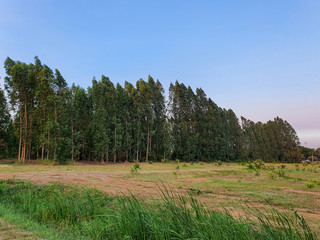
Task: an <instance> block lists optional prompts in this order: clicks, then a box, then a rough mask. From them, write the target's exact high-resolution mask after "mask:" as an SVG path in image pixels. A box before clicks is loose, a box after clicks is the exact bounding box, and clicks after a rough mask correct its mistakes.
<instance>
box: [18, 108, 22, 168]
mask: <svg viewBox="0 0 320 240" xmlns="http://www.w3.org/2000/svg"><path fill="white" fill-rule="evenodd" d="M19 126H20V136H19V152H18V161H19V162H20V160H21V139H22V116H21V110H20V124H19Z"/></svg>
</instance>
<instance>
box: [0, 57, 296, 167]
mask: <svg viewBox="0 0 320 240" xmlns="http://www.w3.org/2000/svg"><path fill="white" fill-rule="evenodd" d="M4 67H5V70H6V76H5V78H4V82H5V90H6V94H5V93H4V91H3V90H1V89H0V111H1V112H0V114H1V115H0V126H1V128H0V129H1V130H0V151H1V153H0V157H17V158H18V160H19V161H21V162H25V161H26V160H28V159H50V160H56V161H59V162H61V163H62V162H65V161H68V160H72V161H74V160H79V161H80V160H86V161H100V162H102V163H104V162H114V163H116V162H133V161H146V162H150V161H163V160H164V161H165V160H166V159H174V160H175V159H179V160H182V161H214V160H222V161H235V160H238V159H263V160H265V161H283V162H295V161H298V160H300V159H301V158H302V155H301V150H300V147H299V139H298V137H297V134H296V132H295V130H294V129H293V128H292V126H291V125H290V124H289V123H288V122H286V121H284V120H282V119H281V118H279V117H277V118H275V119H274V120H273V121H268V122H267V123H261V122H258V123H254V122H252V121H250V120H247V119H245V118H243V117H241V123H240V121H239V119H238V118H237V116H236V115H235V113H234V112H233V111H232V110H231V109H228V110H227V109H224V108H221V107H219V106H217V105H216V104H215V103H214V102H213V101H212V100H211V99H210V98H208V97H207V96H206V94H205V92H204V91H203V90H202V89H201V88H197V89H196V91H195V92H194V91H193V90H192V88H191V87H190V86H188V87H187V86H185V85H184V84H183V83H179V82H178V81H176V82H175V83H174V84H173V83H171V84H170V87H169V98H168V100H166V97H165V94H164V89H163V87H162V85H161V83H160V81H159V80H154V79H153V78H152V77H151V76H148V79H147V80H146V81H145V80H143V79H139V80H138V81H137V82H136V84H135V85H133V84H131V83H129V82H125V84H124V86H121V85H120V84H119V83H117V84H114V83H112V82H111V80H110V79H109V78H108V77H106V76H104V75H102V77H101V78H100V79H99V80H97V79H95V78H93V80H92V85H91V86H90V87H88V89H83V88H82V87H80V86H76V85H75V84H73V85H72V86H71V87H69V86H68V85H67V83H66V81H65V79H64V78H63V76H62V75H61V73H60V72H59V70H57V69H55V70H54V71H53V70H52V69H50V68H49V67H48V66H47V65H45V64H42V63H41V61H40V60H39V58H38V57H35V61H34V63H30V64H27V63H23V62H20V61H13V60H12V59H10V58H9V57H8V58H7V59H6V61H5V64H4ZM7 99H8V101H7ZM9 106H10V107H9ZM11 115H12V116H11Z"/></svg>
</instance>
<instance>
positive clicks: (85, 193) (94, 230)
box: [0, 181, 317, 240]
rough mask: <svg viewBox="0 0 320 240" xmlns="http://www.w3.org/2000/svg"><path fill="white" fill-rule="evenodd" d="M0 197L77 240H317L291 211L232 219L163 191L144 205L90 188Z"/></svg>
mask: <svg viewBox="0 0 320 240" xmlns="http://www.w3.org/2000/svg"><path fill="white" fill-rule="evenodd" d="M191 191H192V192H193V194H196V195H197V194H201V193H202V191H201V189H192V190H191ZM0 193H1V194H0V200H1V202H2V204H4V205H6V206H7V207H11V208H12V209H14V210H15V211H16V212H17V213H19V214H21V215H24V216H26V217H28V218H29V219H32V220H33V221H35V222H37V223H39V224H48V225H50V226H52V227H55V228H57V229H58V228H59V231H63V232H68V233H70V234H74V236H75V238H76V236H77V237H78V238H79V237H81V239H82V238H83V239H116V240H117V239H208V240H209V239H234V238H235V237H236V238H237V239H243V240H247V239H249V240H250V239H258V240H259V239H261V240H262V239H289V240H290V239H292V240H293V239H298V240H299V239H300V240H302V239H309V240H312V239H317V237H316V236H315V234H313V233H312V231H311V229H310V228H309V227H308V225H307V224H306V222H305V221H304V219H303V218H302V217H300V216H299V215H298V214H297V213H296V212H286V213H282V212H278V211H276V210H275V209H273V210H271V211H266V212H262V211H255V210H254V209H251V210H250V211H248V212H247V214H249V217H248V218H240V219H238V220H235V219H234V218H233V217H232V216H231V215H230V214H229V213H228V212H225V213H218V212H215V211H212V210H209V209H208V208H207V207H206V206H204V205H203V204H202V203H200V202H198V201H197V200H196V199H195V198H194V197H193V196H192V195H189V196H182V195H176V194H174V193H172V192H171V191H170V190H168V189H166V188H162V189H161V200H154V201H152V202H149V203H145V202H142V201H140V200H138V199H136V198H135V197H134V196H119V197H117V198H110V197H108V196H106V195H105V194H103V193H102V192H100V191H97V190H94V189H83V190H81V191H80V190H79V189H75V188H70V187H65V186H61V185H47V186H35V185H33V184H30V183H26V182H15V181H1V182H0ZM250 219H256V222H253V221H252V220H250Z"/></svg>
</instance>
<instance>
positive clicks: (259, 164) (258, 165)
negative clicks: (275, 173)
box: [253, 159, 265, 169]
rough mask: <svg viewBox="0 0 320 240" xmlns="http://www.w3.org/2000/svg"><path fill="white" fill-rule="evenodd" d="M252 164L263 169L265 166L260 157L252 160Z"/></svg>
mask: <svg viewBox="0 0 320 240" xmlns="http://www.w3.org/2000/svg"><path fill="white" fill-rule="evenodd" d="M253 164H254V167H255V168H256V169H263V168H264V167H265V166H264V162H263V161H262V160H261V159H258V160H256V161H254V162H253Z"/></svg>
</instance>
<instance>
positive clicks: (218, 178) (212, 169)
mask: <svg viewBox="0 0 320 240" xmlns="http://www.w3.org/2000/svg"><path fill="white" fill-rule="evenodd" d="M281 165H282V164H266V167H267V168H268V169H260V170H256V169H248V167H247V165H240V164H228V165H227V164H223V165H222V166H218V165H217V164H213V163H212V164H206V163H195V164H193V165H191V164H190V163H188V164H184V163H180V164H176V163H166V164H162V163H154V164H146V163H144V164H140V166H141V170H138V173H132V172H131V171H130V168H131V167H132V166H133V164H132V163H128V164H110V165H92V164H81V165H67V166H46V165H37V164H31V165H23V166H22V165H15V164H0V178H1V179H8V178H15V179H21V180H30V181H32V182H34V183H36V184H47V183H50V182H63V183H68V184H81V185H86V186H90V187H96V188H98V189H100V190H103V191H105V192H108V193H111V194H116V193H119V192H127V191H130V192H132V193H133V194H134V195H136V196H138V197H140V198H143V199H146V198H148V197H150V196H153V197H156V196H155V194H156V193H157V192H158V187H157V185H158V184H159V183H160V182H163V183H167V184H169V185H170V186H171V187H172V188H173V189H176V190H179V191H193V192H194V193H195V194H196V195H197V198H198V199H199V200H201V201H203V202H205V203H206V205H207V206H209V207H210V208H212V209H222V206H223V207H226V208H229V209H231V208H233V211H234V214H238V213H240V214H241V210H239V209H241V208H240V206H243V205H245V204H250V205H253V206H255V207H258V208H267V207H268V206H269V204H270V205H272V206H274V207H276V208H278V209H280V210H285V209H291V208H294V209H295V210H297V211H298V213H299V214H301V215H302V216H304V217H305V218H306V220H307V221H308V223H309V224H310V225H311V227H312V229H313V230H315V231H316V232H317V233H320V215H319V214H318V213H319V212H320V185H317V184H313V187H311V188H308V187H307V184H309V183H310V182H311V181H312V180H315V181H320V168H319V165H307V166H303V165H302V164H300V165H299V168H297V166H296V165H294V164H286V165H285V168H284V169H283V173H284V176H280V175H281V174H278V171H279V170H280V169H282V167H281ZM177 166H179V167H177ZM272 169H273V170H272ZM257 171H258V172H259V173H258V174H257V173H256V172H257Z"/></svg>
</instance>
